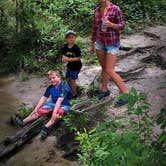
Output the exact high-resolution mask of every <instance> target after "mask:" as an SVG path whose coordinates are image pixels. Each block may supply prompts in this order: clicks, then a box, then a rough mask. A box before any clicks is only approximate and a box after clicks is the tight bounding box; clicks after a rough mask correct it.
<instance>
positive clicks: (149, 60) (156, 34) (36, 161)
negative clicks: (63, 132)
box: [1, 26, 166, 166]
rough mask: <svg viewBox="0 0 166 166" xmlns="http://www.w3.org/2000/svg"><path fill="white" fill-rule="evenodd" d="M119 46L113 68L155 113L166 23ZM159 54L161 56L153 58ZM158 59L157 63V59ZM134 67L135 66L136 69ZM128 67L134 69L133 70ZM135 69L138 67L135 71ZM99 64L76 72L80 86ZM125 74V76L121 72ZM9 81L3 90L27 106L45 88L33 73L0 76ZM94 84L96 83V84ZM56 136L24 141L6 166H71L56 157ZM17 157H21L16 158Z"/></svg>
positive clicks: (165, 81)
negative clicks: (24, 75)
mask: <svg viewBox="0 0 166 166" xmlns="http://www.w3.org/2000/svg"><path fill="white" fill-rule="evenodd" d="M121 45H122V49H121V50H120V55H119V57H118V62H117V65H116V68H115V70H116V71H117V72H119V73H122V75H123V74H124V77H123V79H124V80H125V83H126V86H127V87H128V89H131V87H134V88H135V89H136V90H137V91H138V92H141V93H142V92H143V93H144V94H146V97H147V101H148V102H149V103H150V104H151V109H150V111H151V115H152V116H155V115H156V114H157V113H158V112H159V111H160V109H161V108H165V107H166V104H165V101H166V72H165V69H166V68H165V61H164V59H166V26H157V27H150V28H147V29H146V30H145V31H144V32H142V33H137V34H133V35H128V36H122V40H121ZM158 56H161V57H162V58H163V59H162V60H161V59H160V60H158V59H157V60H156V57H157V58H158ZM159 61H160V62H159ZM137 67H138V68H137ZM132 69H135V70H134V72H135V73H134V72H133V71H132ZM137 69H140V70H139V71H137ZM100 71H101V68H100V67H99V65H86V64H85V65H84V66H83V68H82V70H81V73H80V75H79V79H78V84H79V85H80V86H82V87H84V88H88V86H89V84H91V83H92V82H93V81H94V80H95V79H96V76H97V75H98V74H99V73H100ZM125 73H127V75H125ZM6 80H7V81H9V82H10V84H7V85H6V86H3V89H5V91H6V92H7V93H9V94H11V95H12V96H14V97H15V98H17V99H18V101H19V103H20V104H21V103H25V104H26V105H28V106H34V105H35V103H36V102H37V100H38V99H39V97H40V96H41V95H42V94H43V91H44V89H45V88H46V87H47V85H48V83H47V78H41V77H36V76H33V77H32V78H30V79H29V80H27V81H21V80H20V77H19V76H9V77H8V78H2V79H1V82H5V81H6ZM96 86H99V85H98V83H97V85H96ZM109 89H110V91H111V97H113V98H114V99H115V98H116V97H117V96H118V89H117V87H116V86H115V84H114V83H113V82H112V81H110V84H109ZM123 109H125V106H124V107H121V108H119V109H118V110H117V109H116V110H112V108H111V107H110V108H108V111H107V114H108V115H112V113H114V111H116V112H118V113H119V114H120V112H121V110H123ZM55 140H56V138H54V139H53V136H50V137H49V138H48V139H47V141H46V143H48V146H45V145H46V144H45V143H43V142H40V141H38V136H37V137H36V138H35V139H34V140H33V143H31V144H27V145H26V146H25V147H24V150H22V151H20V152H19V153H17V154H16V155H14V156H13V157H11V158H10V159H9V161H8V165H9V166H10V165H12V166H18V165H17V164H18V161H19V164H20V162H22V163H24V164H23V165H24V166H28V165H30V163H29V162H33V163H31V164H32V165H36V166H37V165H40V166H42V165H48V166H51V165H54V166H56V164H55V163H57V166H65V165H68V166H70V165H71V166H75V165H77V163H76V162H73V161H72V162H71V161H70V162H69V161H67V160H64V159H62V158H58V159H57V156H58V151H57V150H56V149H55V144H56V141H55ZM20 159H21V160H20Z"/></svg>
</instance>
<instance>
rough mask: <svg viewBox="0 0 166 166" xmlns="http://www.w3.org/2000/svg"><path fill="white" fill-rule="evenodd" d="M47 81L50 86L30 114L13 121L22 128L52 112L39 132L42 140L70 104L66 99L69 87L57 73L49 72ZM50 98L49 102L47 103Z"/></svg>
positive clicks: (68, 108) (67, 109)
mask: <svg viewBox="0 0 166 166" xmlns="http://www.w3.org/2000/svg"><path fill="white" fill-rule="evenodd" d="M48 79H49V82H50V83H51V85H50V86H48V87H47V89H46V91H45V93H44V95H43V96H42V97H41V98H40V100H39V101H38V103H37V105H36V107H35V109H34V110H33V111H32V112H31V114H30V115H29V116H27V117H26V118H25V119H23V120H22V119H21V118H20V117H16V119H15V120H16V122H17V123H18V124H19V125H20V126H24V125H25V124H27V123H28V122H31V121H33V120H35V119H37V118H39V117H40V116H42V115H44V114H49V113H50V112H52V116H51V119H50V120H49V121H48V122H47V124H46V125H45V126H44V127H43V128H42V130H41V138H42V139H44V138H46V137H47V136H48V134H49V129H50V127H51V126H52V125H53V124H54V123H55V122H57V121H58V120H60V119H61V118H62V116H63V115H64V114H65V113H66V112H68V111H69V110H70V103H69V99H68V98H67V93H68V92H69V91H71V89H70V87H69V85H68V84H66V83H65V82H64V81H62V80H61V77H60V74H59V72H58V71H54V70H51V71H49V72H48ZM50 96H51V100H50V101H47V99H48V98H49V97H50Z"/></svg>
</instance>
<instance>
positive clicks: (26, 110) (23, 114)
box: [18, 104, 33, 118]
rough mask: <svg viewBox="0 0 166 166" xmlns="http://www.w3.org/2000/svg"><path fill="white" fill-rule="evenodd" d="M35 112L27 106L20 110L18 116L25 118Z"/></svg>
mask: <svg viewBox="0 0 166 166" xmlns="http://www.w3.org/2000/svg"><path fill="white" fill-rule="evenodd" d="M32 111H33V108H30V107H27V106H26V105H25V104H23V105H22V106H21V108H20V109H19V110H18V114H19V115H20V116H21V117H23V118H25V117H27V116H28V115H29V114H30V113H31V112H32Z"/></svg>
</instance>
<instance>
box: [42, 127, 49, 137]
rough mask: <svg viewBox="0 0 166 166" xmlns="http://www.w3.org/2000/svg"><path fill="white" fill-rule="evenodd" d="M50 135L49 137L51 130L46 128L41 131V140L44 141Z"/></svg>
mask: <svg viewBox="0 0 166 166" xmlns="http://www.w3.org/2000/svg"><path fill="white" fill-rule="evenodd" d="M48 135H49V128H47V127H45V126H44V127H43V128H42V129H41V131H40V136H41V137H40V139H41V140H44V139H46V138H47V137H48Z"/></svg>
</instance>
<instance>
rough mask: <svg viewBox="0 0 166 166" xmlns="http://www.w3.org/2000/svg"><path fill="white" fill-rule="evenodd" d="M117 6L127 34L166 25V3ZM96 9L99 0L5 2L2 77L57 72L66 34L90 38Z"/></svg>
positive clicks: (1, 10)
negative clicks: (49, 71) (60, 50)
mask: <svg viewBox="0 0 166 166" xmlns="http://www.w3.org/2000/svg"><path fill="white" fill-rule="evenodd" d="M113 2H114V3H116V4H118V5H119V6H120V7H121V8H122V10H123V12H124V16H125V21H126V30H125V32H127V33H130V32H132V31H133V30H134V29H138V28H142V26H144V25H147V24H149V25H156V24H161V23H163V22H165V21H166V2H165V0H147V1H146V2H145V1H143V0H139V1H136V0H129V1H123V0H122V1H117V0H114V1H113ZM96 5H97V2H96V0H92V1H88V0H84V3H82V1H81V0H64V1H61V0H51V1H50V0H40V1H38V0H14V1H11V0H1V1H0V26H1V29H0V52H1V54H0V59H1V61H0V62H1V63H0V67H1V73H4V72H11V71H12V72H13V71H14V72H16V71H21V70H24V71H26V72H29V73H32V72H36V71H41V72H43V73H44V72H45V71H47V70H49V69H51V68H56V66H57V65H59V63H60V62H61V57H60V56H59V49H60V47H61V45H62V44H63V43H64V32H65V31H66V30H67V29H73V30H75V31H76V32H77V34H78V36H84V37H85V36H89V34H90V33H91V27H92V18H93V11H94V8H95V7H96ZM138 25H139V26H138ZM83 43H84V42H83ZM81 46H82V53H83V54H82V55H84V56H85V55H87V51H86V50H87V45H86V44H85V45H83V44H81ZM88 57H89V56H88ZM92 61H93V62H94V61H96V59H93V58H92V59H91V58H90V59H89V58H88V59H87V62H88V63H91V62H92ZM58 68H59V66H58Z"/></svg>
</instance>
